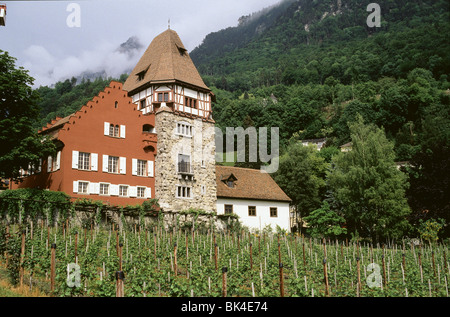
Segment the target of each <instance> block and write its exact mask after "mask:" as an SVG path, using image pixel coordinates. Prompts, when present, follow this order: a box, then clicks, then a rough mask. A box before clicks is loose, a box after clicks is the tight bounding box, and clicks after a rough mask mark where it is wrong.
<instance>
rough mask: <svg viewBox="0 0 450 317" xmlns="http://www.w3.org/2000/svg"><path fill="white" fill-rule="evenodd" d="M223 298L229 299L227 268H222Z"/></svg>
mask: <svg viewBox="0 0 450 317" xmlns="http://www.w3.org/2000/svg"><path fill="white" fill-rule="evenodd" d="M222 296H223V297H227V267H223V268H222Z"/></svg>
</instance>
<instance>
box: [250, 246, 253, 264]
mask: <svg viewBox="0 0 450 317" xmlns="http://www.w3.org/2000/svg"><path fill="white" fill-rule="evenodd" d="M250 270H253V252H252V244H251V243H250Z"/></svg>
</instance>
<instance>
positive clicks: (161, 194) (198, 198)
mask: <svg viewBox="0 0 450 317" xmlns="http://www.w3.org/2000/svg"><path fill="white" fill-rule="evenodd" d="M177 122H184V123H187V124H189V125H191V126H192V127H193V136H192V137H185V136H181V135H178V134H177V133H176V132H177ZM155 123H156V127H155V128H156V131H157V134H158V152H157V155H156V159H155V198H157V199H158V200H159V201H158V202H159V205H160V206H161V208H162V209H163V210H164V211H169V212H177V211H182V210H187V209H189V208H194V209H203V210H205V211H207V212H215V211H216V176H215V134H214V123H213V122H206V121H203V120H201V119H196V118H189V117H182V116H179V115H177V114H175V113H173V112H172V111H170V110H165V109H164V108H162V109H161V110H159V112H157V113H156V121H155ZM178 154H185V155H190V157H191V166H192V169H193V175H190V176H189V175H181V174H179V173H178V168H177V163H178ZM177 185H181V186H189V187H191V191H192V198H177V195H176V194H177Z"/></svg>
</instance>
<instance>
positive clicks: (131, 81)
mask: <svg viewBox="0 0 450 317" xmlns="http://www.w3.org/2000/svg"><path fill="white" fill-rule="evenodd" d="M213 98H214V95H213V94H212V92H211V91H210V89H209V88H208V87H207V86H206V85H205V84H204V83H203V80H202V79H201V76H200V75H199V73H198V71H197V69H196V68H195V66H194V63H193V62H192V60H191V59H190V57H189V54H188V53H187V51H186V49H185V48H184V46H183V43H182V42H181V40H180V38H179V37H178V34H177V33H176V32H175V31H172V30H170V29H169V30H166V31H165V32H163V33H161V34H160V35H158V36H157V37H156V38H155V39H154V40H153V41H152V43H151V44H150V45H149V47H148V48H147V50H146V51H145V53H144V54H143V56H142V57H141V59H140V60H139V62H138V63H137V65H136V66H135V68H134V69H133V71H132V72H131V74H130V76H129V77H128V79H127V81H126V82H125V83H124V85H122V84H121V83H119V82H116V81H112V82H111V83H110V85H109V87H107V88H106V89H105V90H104V91H102V92H100V93H99V94H98V96H96V97H94V98H93V100H92V101H90V102H88V103H87V104H86V105H84V106H83V107H82V108H81V109H80V110H79V111H77V112H76V113H74V114H72V115H70V116H68V117H65V118H56V119H55V120H53V121H52V122H51V123H50V124H48V125H47V126H46V127H45V128H43V129H41V130H40V131H39V133H40V134H41V135H45V136H48V137H49V138H51V139H52V140H53V141H54V142H55V144H56V147H57V153H56V155H55V156H54V157H48V158H44V159H43V160H42V164H40V166H38V167H35V168H33V167H31V166H30V167H29V169H28V171H24V172H23V176H24V177H23V179H22V182H19V183H12V184H11V189H16V188H40V189H49V190H52V191H62V192H65V193H67V194H69V195H70V196H72V197H73V199H80V198H88V199H92V200H101V201H103V202H106V203H109V204H110V205H118V206H125V205H137V204H141V203H142V202H143V200H145V199H148V198H158V199H159V201H160V205H161V207H163V208H165V209H166V210H169V211H170V210H181V209H187V208H190V207H196V208H203V207H204V208H206V209H208V210H214V209H215V199H216V191H215V186H216V184H215V159H214V157H215V147H214V146H210V147H207V146H208V145H211V143H212V144H213V145H214V134H213V133H214V131H212V132H211V129H208V128H210V127H212V128H213V127H214V121H213V120H212V101H213ZM207 132H208V133H207ZM158 138H159V143H158ZM199 140H200V141H204V140H208V141H209V143H206V142H205V144H204V145H203V148H202V147H200V149H199V147H198V144H199V143H202V142H198V141H199ZM157 144H158V145H159V148H160V149H159V152H158V146H157ZM178 146H181V148H180V149H178V148H177V147H178ZM198 152H201V154H202V155H200V156H198V155H196V154H197V153H198Z"/></svg>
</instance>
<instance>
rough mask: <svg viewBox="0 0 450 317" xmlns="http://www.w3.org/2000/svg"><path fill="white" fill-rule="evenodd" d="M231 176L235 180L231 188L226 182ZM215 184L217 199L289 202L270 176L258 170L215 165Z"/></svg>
mask: <svg viewBox="0 0 450 317" xmlns="http://www.w3.org/2000/svg"><path fill="white" fill-rule="evenodd" d="M231 175H233V176H234V177H235V178H236V179H237V180H236V181H235V182H234V187H233V188H230V187H228V185H227V182H226V181H227V180H228V178H229V177H230V176H231ZM216 182H217V198H240V199H256V200H271V201H285V202H290V201H291V199H290V198H289V197H288V196H287V195H286V193H285V192H284V191H283V190H282V189H281V188H280V186H278V184H277V183H276V182H275V181H274V180H273V178H272V177H271V176H270V174H268V173H265V172H261V171H260V170H259V169H250V168H239V167H231V166H221V165H216Z"/></svg>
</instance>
